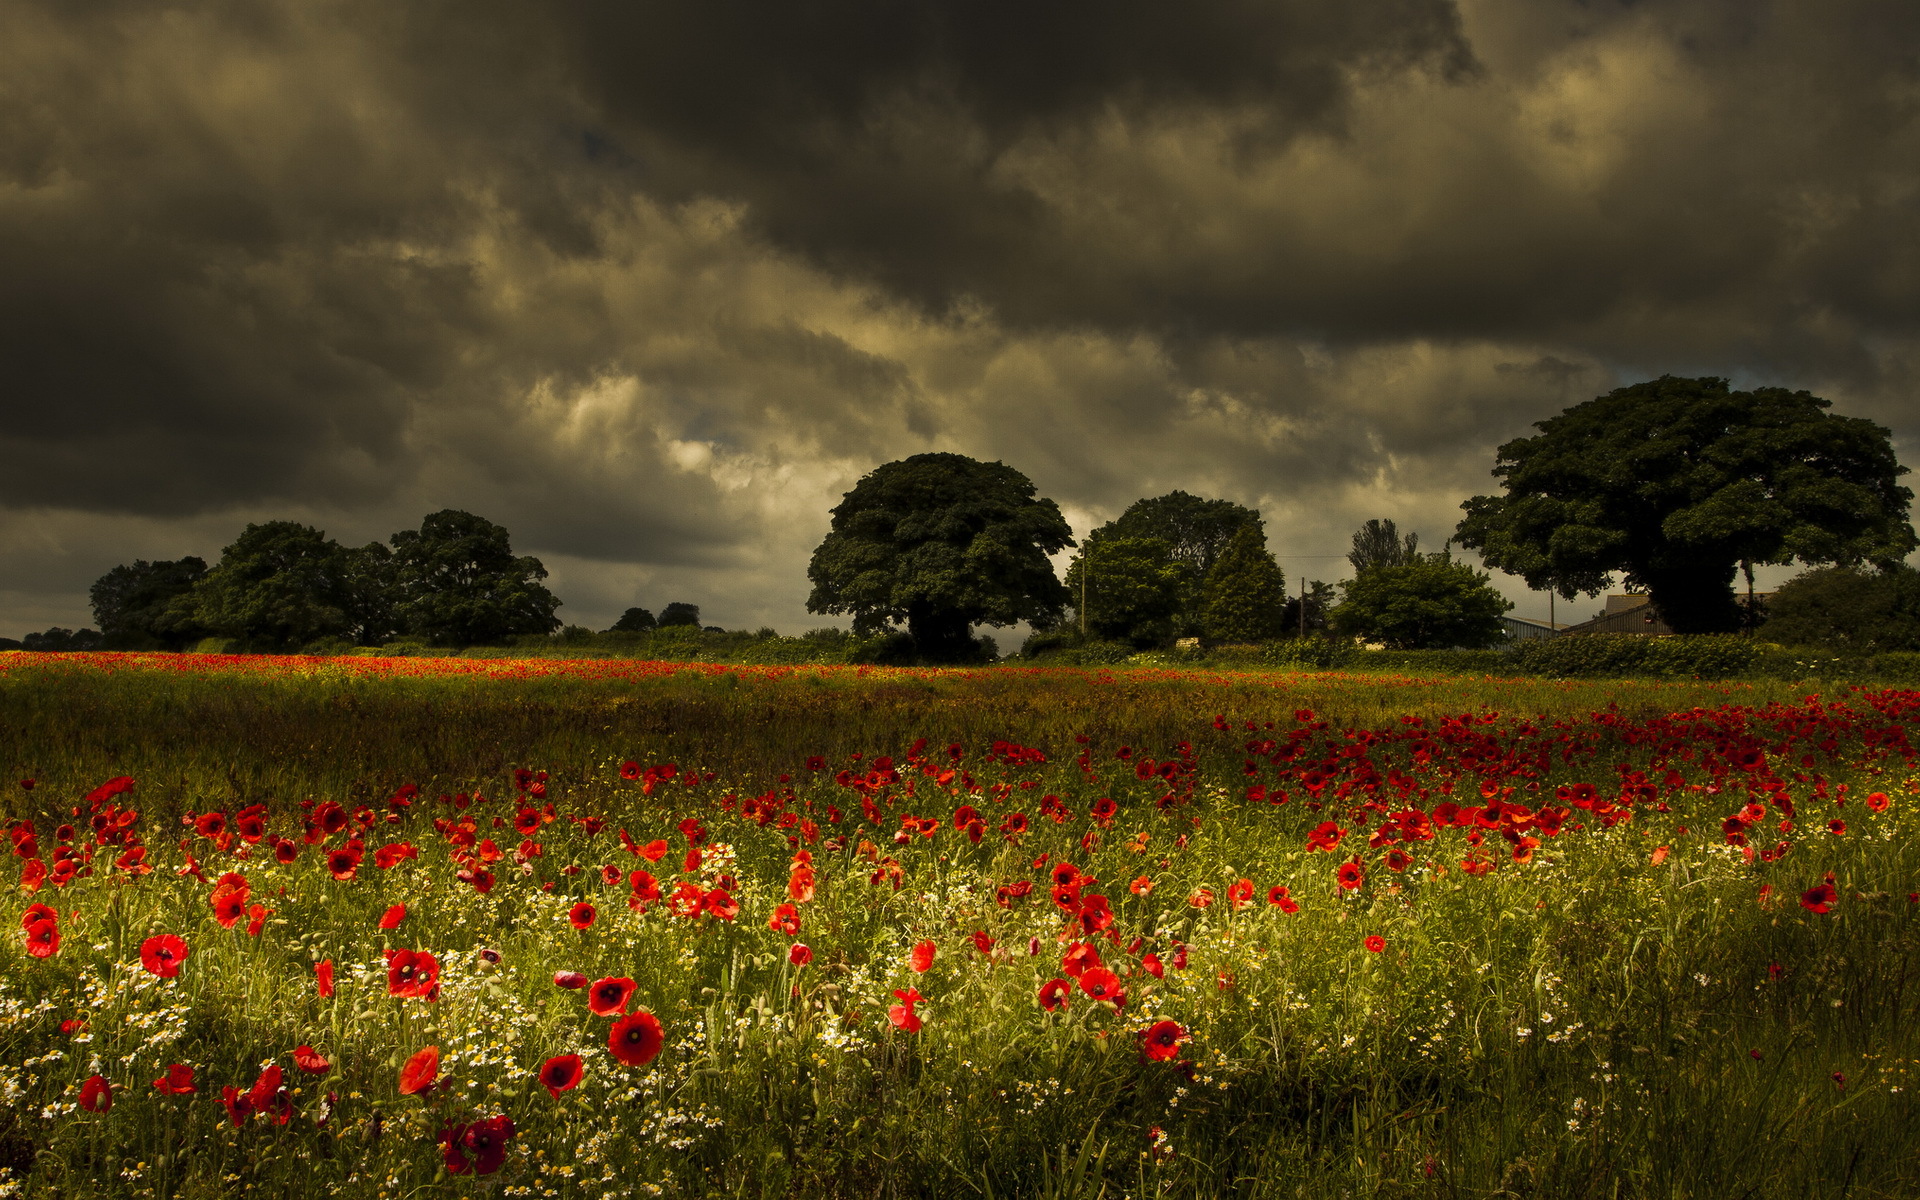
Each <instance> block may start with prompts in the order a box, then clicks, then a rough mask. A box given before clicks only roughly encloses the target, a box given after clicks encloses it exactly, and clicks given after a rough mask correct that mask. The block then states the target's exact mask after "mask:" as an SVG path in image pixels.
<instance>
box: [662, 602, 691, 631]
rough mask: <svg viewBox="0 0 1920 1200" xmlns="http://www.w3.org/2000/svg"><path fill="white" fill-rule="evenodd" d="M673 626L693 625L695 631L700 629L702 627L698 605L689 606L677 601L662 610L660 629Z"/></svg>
mask: <svg viewBox="0 0 1920 1200" xmlns="http://www.w3.org/2000/svg"><path fill="white" fill-rule="evenodd" d="M673 625H691V626H693V627H694V628H695V629H698V628H699V627H700V606H699V605H698V604H687V603H685V602H684V601H680V600H675V601H674V602H673V603H671V604H669V605H667V606H666V607H665V608H663V609H661V610H660V628H662V629H666V628H668V627H670V626H673Z"/></svg>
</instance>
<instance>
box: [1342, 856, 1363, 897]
mask: <svg viewBox="0 0 1920 1200" xmlns="http://www.w3.org/2000/svg"><path fill="white" fill-rule="evenodd" d="M1336 877H1337V878H1338V879H1339V881H1340V886H1341V887H1342V888H1344V889H1345V890H1347V891H1349V892H1350V891H1352V890H1353V889H1355V888H1357V887H1359V886H1360V885H1361V884H1363V883H1365V882H1366V881H1367V874H1366V872H1365V871H1362V870H1361V869H1360V864H1359V863H1357V862H1352V861H1348V862H1343V863H1341V864H1340V870H1339V871H1338V872H1336Z"/></svg>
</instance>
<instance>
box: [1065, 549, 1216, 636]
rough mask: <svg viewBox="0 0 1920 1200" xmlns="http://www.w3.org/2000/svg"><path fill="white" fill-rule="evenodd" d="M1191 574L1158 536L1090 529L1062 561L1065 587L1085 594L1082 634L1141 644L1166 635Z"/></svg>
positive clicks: (1077, 599)
mask: <svg viewBox="0 0 1920 1200" xmlns="http://www.w3.org/2000/svg"><path fill="white" fill-rule="evenodd" d="M1191 575H1192V570H1191V568H1189V567H1188V566H1187V565H1186V564H1185V563H1183V562H1180V561H1178V560H1176V559H1175V558H1174V557H1173V548H1172V547H1171V546H1169V545H1167V543H1166V542H1164V541H1162V540H1161V539H1159V538H1151V537H1119V536H1114V535H1113V534H1111V533H1107V534H1104V535H1103V534H1102V533H1101V532H1099V531H1096V532H1094V533H1092V534H1089V535H1088V536H1087V540H1086V542H1085V543H1084V544H1083V545H1082V546H1081V547H1080V553H1079V554H1077V555H1075V556H1074V559H1073V561H1072V562H1071V563H1069V564H1067V592H1068V593H1069V594H1070V595H1071V596H1072V597H1073V602H1074V604H1075V605H1076V606H1077V605H1078V604H1079V603H1080V601H1081V598H1082V596H1084V597H1085V599H1086V606H1087V611H1086V618H1087V632H1088V633H1090V634H1093V635H1096V636H1098V637H1101V638H1104V639H1108V640H1111V641H1124V642H1132V643H1133V644H1134V645H1135V646H1140V647H1146V646H1153V645H1159V644H1161V643H1164V642H1167V641H1169V640H1171V639H1172V637H1173V633H1174V618H1175V617H1176V616H1178V615H1179V612H1180V605H1181V602H1182V600H1183V598H1184V597H1185V595H1186V593H1187V590H1188V583H1189V580H1190V577H1191ZM1083 584H1084V585H1085V586H1084V589H1083V587H1082V585H1083Z"/></svg>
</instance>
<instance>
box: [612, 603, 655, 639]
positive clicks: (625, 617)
mask: <svg viewBox="0 0 1920 1200" xmlns="http://www.w3.org/2000/svg"><path fill="white" fill-rule="evenodd" d="M654 627H655V624H654V619H653V613H652V611H651V610H649V609H645V608H630V609H628V610H627V611H625V612H623V613H621V614H620V619H619V620H618V621H615V622H614V623H613V628H611V629H609V630H607V632H608V633H646V632H648V631H649V630H652V629H653V628H654Z"/></svg>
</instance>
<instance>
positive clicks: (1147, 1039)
mask: <svg viewBox="0 0 1920 1200" xmlns="http://www.w3.org/2000/svg"><path fill="white" fill-rule="evenodd" d="M1186 1036H1187V1031H1186V1030H1184V1029H1182V1028H1181V1027H1180V1023H1179V1022H1178V1021H1155V1022H1154V1023H1153V1024H1152V1025H1149V1026H1148V1027H1147V1029H1146V1032H1145V1033H1143V1034H1141V1039H1142V1042H1143V1043H1144V1044H1143V1047H1142V1048H1143V1049H1144V1051H1145V1052H1146V1056H1147V1057H1148V1058H1150V1059H1152V1060H1153V1061H1154V1062H1165V1061H1167V1060H1168V1059H1170V1058H1173V1057H1175V1056H1176V1055H1178V1054H1179V1053H1180V1043H1181V1042H1182V1041H1184V1040H1185V1039H1186Z"/></svg>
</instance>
